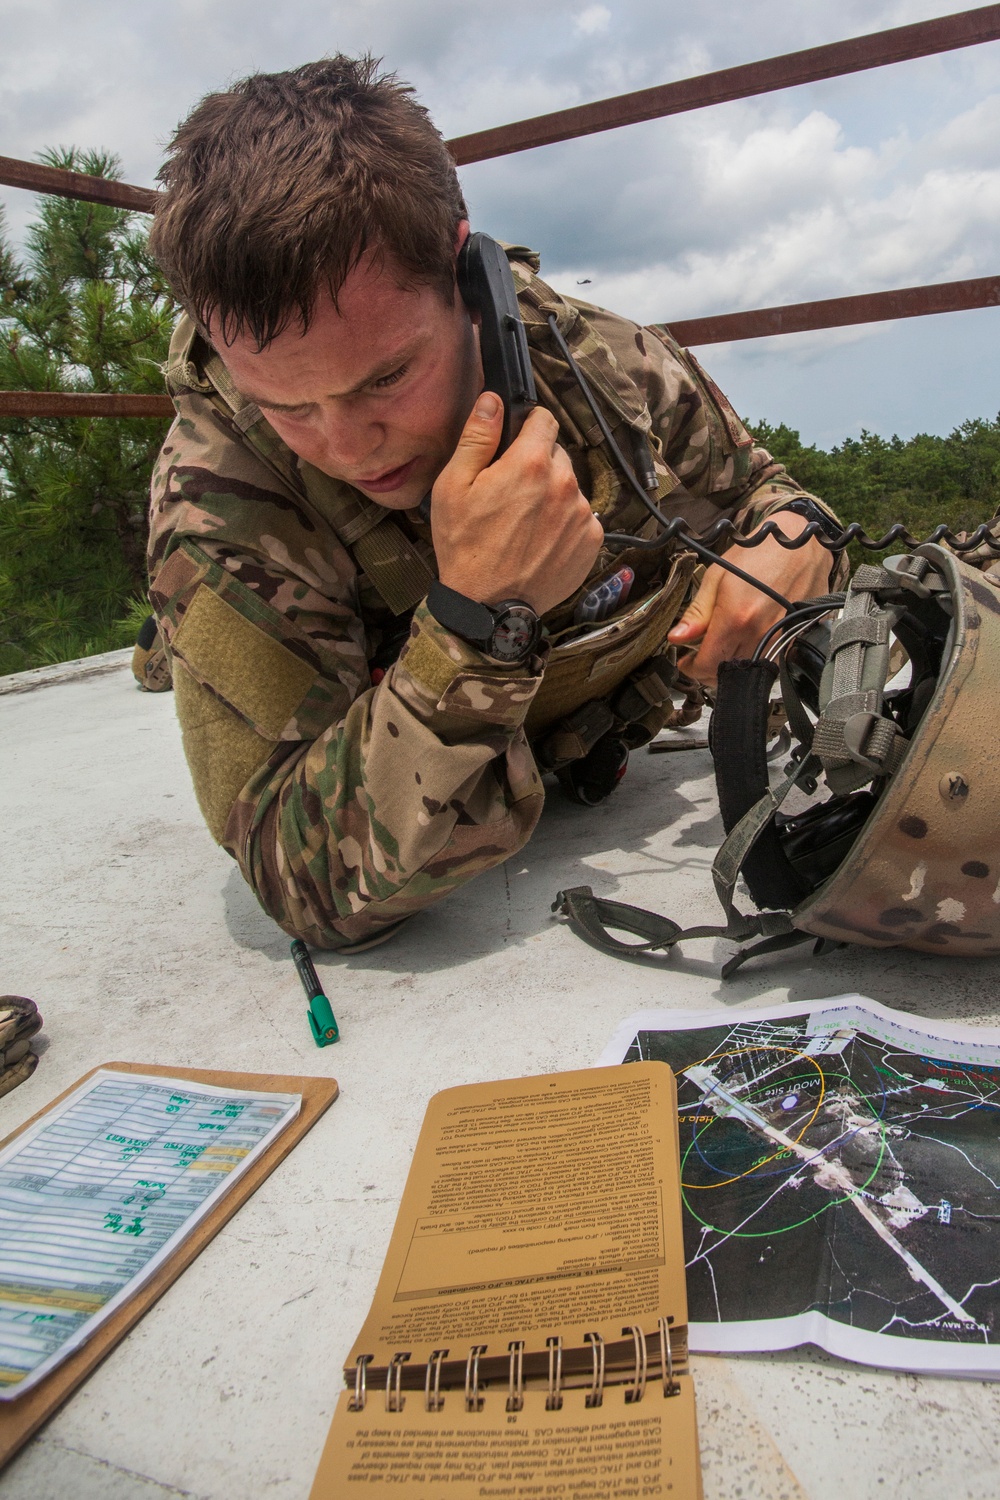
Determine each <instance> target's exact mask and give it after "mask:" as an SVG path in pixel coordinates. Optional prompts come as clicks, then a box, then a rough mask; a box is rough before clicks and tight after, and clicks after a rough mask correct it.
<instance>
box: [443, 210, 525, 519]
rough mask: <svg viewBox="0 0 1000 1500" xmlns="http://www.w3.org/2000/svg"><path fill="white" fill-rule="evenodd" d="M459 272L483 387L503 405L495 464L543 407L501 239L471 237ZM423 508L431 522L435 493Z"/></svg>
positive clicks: (458, 269) (458, 268)
mask: <svg viewBox="0 0 1000 1500" xmlns="http://www.w3.org/2000/svg"><path fill="white" fill-rule="evenodd" d="M455 271H456V276H457V279H458V290H459V295H460V296H461V298H462V301H463V302H464V303H465V305H466V307H467V308H468V309H469V311H470V312H475V313H478V315H479V352H480V355H481V358H482V362H483V377H484V382H483V388H484V390H487V391H495V392H496V394H497V395H498V396H499V397H500V399H501V401H502V402H503V430H502V431H501V433H500V442H499V443H498V445H497V451H496V453H495V454H494V455H493V458H492V459H491V462H492V463H495V462H496V460H497V459H498V458H499V457H500V455H501V453H504V452H506V450H507V449H508V448H509V447H510V445H511V443H512V442H513V441H514V439H515V438H516V437H517V435H518V433H519V432H520V431H521V427H522V425H523V423H524V420H525V418H526V417H527V415H528V413H529V412H530V411H531V409H532V407H534V406H537V404H538V396H537V394H536V392H535V377H534V375H533V374H532V371H531V357H530V355H529V353H528V340H527V338H526V336H525V332H524V324H523V323H522V322H521V313H520V309H519V308H518V305H517V292H516V291H515V289H514V278H513V276H512V275H511V271H510V262H509V261H508V260H507V257H506V255H505V254H504V252H503V249H502V248H501V246H500V245H498V244H497V242H496V240H494V239H491V238H490V236H489V235H488V234H470V235H469V237H468V239H467V240H466V242H465V244H464V245H463V246H462V248H461V250H460V251H459V255H458V264H457V265H456V268H455ZM418 510H419V512H420V514H421V516H422V517H423V519H424V520H425V521H428V520H430V511H431V497H430V495H426V496H425V497H424V499H423V500H422V501H421V502H420V505H419V506H418Z"/></svg>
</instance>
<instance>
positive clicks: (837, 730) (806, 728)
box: [556, 543, 1000, 976]
mask: <svg viewBox="0 0 1000 1500" xmlns="http://www.w3.org/2000/svg"><path fill="white" fill-rule="evenodd" d="M841 605H842V608H840V607H839V606H841ZM835 615H837V616H839V617H838V618H836V619H835V620H834V618H833V617H834V616H835ZM821 616H823V617H825V618H823V619H820V617H821ZM901 648H902V649H901ZM904 651H905V656H906V657H908V658H909V674H908V677H909V680H908V681H903V680H902V674H899V673H895V678H896V680H895V681H893V680H892V678H893V674H894V672H895V667H896V665H897V664H898V662H899V661H900V660H902V659H903V652H904ZM998 666H1000V584H998V583H997V582H994V581H993V579H992V577H991V575H990V574H985V573H982V572H980V571H978V570H977V569H975V568H973V567H971V566H969V565H968V564H967V563H965V562H962V561H960V560H959V559H958V558H957V557H956V556H955V555H954V554H953V553H952V552H950V551H948V550H947V549H946V548H944V547H941V546H938V545H935V544H930V543H928V544H924V545H921V546H918V547H916V548H915V550H914V551H913V552H912V553H910V554H907V555H905V556H900V557H889V558H886V559H885V561H884V562H883V564H882V565H881V566H873V565H870V564H863V565H862V566H861V567H859V568H858V569H857V570H856V571H855V573H854V575H853V577H852V579H851V582H850V586H849V589H848V591H847V594H846V596H827V597H826V598H825V599H823V600H816V601H811V602H810V603H809V604H807V605H803V606H800V607H798V608H796V610H794V611H792V612H791V613H790V614H789V615H788V616H786V619H785V620H784V621H782V622H780V624H779V625H777V626H775V627H774V628H773V629H772V630H771V631H769V632H768V634H767V636H765V638H764V640H763V641H762V642H761V643H760V645H759V646H758V648H757V651H756V652H755V655H754V658H753V659H752V660H749V661H736V662H729V663H725V664H724V665H723V667H722V668H721V670H720V673H719V684H718V694H717V699H716V707H715V712H714V715H713V720H712V726H711V743H712V751H713V756H714V759H715V768H716V781H717V786H718V789H719V801H720V806H721V810H722V814H723V821H724V824H725V828H726V833H727V838H726V840H725V843H724V844H723V846H722V848H721V849H720V850H719V853H718V855H717V856H716V859H715V863H714V865H713V877H714V880H715V885H716V890H717V892H718V895H719V897H720V900H721V901H722V904H723V908H724V911H725V914H726V925H725V927H718V926H715V927H697V928H689V929H687V930H686V931H683V930H682V929H681V928H680V927H679V926H678V925H677V924H676V923H674V922H672V921H670V919H669V918H666V917H663V916H659V915H658V914H656V913H653V912H645V911H641V910H640V909H638V908H634V907H629V906H625V905H624V904H622V903H619V902H614V901H605V900H602V899H600V898H597V897H594V896H593V894H592V892H591V891H590V890H589V888H587V887H579V888H577V889H576V890H573V891H566V892H560V895H559V897H558V899H557V902H556V908H557V909H559V910H561V911H563V912H564V913H565V914H566V915H567V916H568V917H569V918H570V921H571V923H572V924H573V925H574V926H575V927H576V928H577V930H578V931H579V932H580V934H581V935H582V936H584V937H585V938H586V939H587V940H588V941H590V942H591V943H593V944H594V945H595V946H597V947H600V948H602V949H604V951H606V952H615V953H617V954H619V955H621V956H632V955H636V954H638V953H646V952H652V951H655V950H657V949H669V948H670V947H672V946H673V945H674V944H675V943H677V942H679V941H682V940H683V939H685V938H693V937H709V936H713V937H714V936H723V937H729V938H734V939H736V940H738V941H742V940H744V939H747V938H751V937H758V938H761V939H763V941H760V942H758V943H756V945H755V946H753V947H751V948H749V949H744V950H743V951H742V952H741V953H739V954H738V955H737V956H736V958H734V959H732V960H730V962H729V963H728V964H727V965H726V966H725V968H724V969H723V971H722V972H723V975H724V976H725V975H726V974H728V973H731V972H733V970H734V969H735V968H737V967H738V966H739V964H740V963H742V962H743V961H744V960H745V959H746V958H747V957H749V956H751V955H752V954H754V953H762V952H766V951H772V950H774V949H777V948H784V947H788V946H790V945H791V944H793V943H797V942H801V941H804V940H805V939H806V938H807V937H810V936H814V937H816V938H817V939H818V940H819V942H818V943H817V948H818V949H819V950H820V951H822V949H823V948H824V947H825V946H827V944H829V943H831V942H832V943H836V944H840V943H847V942H849V943H859V944H862V945H865V946H868V947H876V948H891V947H903V948H915V949H919V950H921V951H923V952H927V953H943V954H947V955H952V956H963V957H966V956H987V955H995V954H998V953H1000V754H997V752H996V750H995V748H994V745H995V738H996V721H997V716H998V710H1000V704H998V695H997V676H998ZM776 683H777V684H778V685H779V687H780V692H781V697H782V699H783V702H784V706H785V711H786V713H787V717H788V732H787V738H786V741H785V744H784V746H783V747H782V748H783V749H784V752H785V753H786V754H787V752H788V749H789V748H790V747H792V746H794V748H792V751H791V758H790V760H789V761H788V764H787V765H786V766H785V767H784V771H785V774H784V778H783V779H780V780H779V781H778V783H777V784H775V785H769V780H770V777H769V758H768V757H769V752H768V749H767V733H768V729H767V725H768V723H769V722H770V723H773V714H772V715H771V716H770V717H769V712H768V710H769V700H770V697H771V694H772V691H773V688H774V685H775V684H776ZM770 758H771V761H772V762H773V759H774V752H773V750H772V751H771V752H770ZM821 790H822V791H826V792H828V793H829V795H828V796H827V797H825V798H824V799H823V800H821V801H817V802H814V803H813V804H812V805H810V806H808V807H805V808H804V809H802V810H800V811H797V812H796V811H793V812H787V811H785V810H783V804H787V799H788V798H789V796H790V795H791V794H792V793H793V792H795V791H798V793H800V794H801V793H802V792H805V793H807V794H815V793H816V792H818V791H821ZM800 800H801V799H800ZM739 875H742V876H743V878H744V880H745V882H746V885H747V887H748V889H749V891H750V894H751V895H752V896H753V898H754V900H755V901H756V903H757V904H758V906H761V907H763V908H764V910H761V911H759V912H755V913H748V914H744V913H742V912H740V911H738V910H737V909H736V907H735V905H734V889H735V885H736V880H737V877H738V876H739ZM609 929H617V930H622V931H625V932H629V933H632V934H634V935H635V936H637V937H640V938H642V939H643V941H642V942H640V943H638V944H636V943H626V942H622V941H620V940H619V939H617V938H615V937H613V936H612V933H611V931H609Z"/></svg>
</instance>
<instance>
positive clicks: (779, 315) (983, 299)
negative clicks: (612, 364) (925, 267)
mask: <svg viewBox="0 0 1000 1500" xmlns="http://www.w3.org/2000/svg"><path fill="white" fill-rule="evenodd" d="M998 305H1000V276H978V277H976V278H975V279H974V280H971V281H941V282H938V283H937V285H936V286H908V287H904V288H902V289H901V290H900V291H898V292H865V293H863V294H862V295H861V296H858V297H827V298H826V299H825V300H824V301H822V302H790V303H788V304H787V305H786V306H784V307H758V308H755V309H754V310H753V311H752V312H737V313H720V314H719V315H718V316H717V317H714V318H687V319H681V320H680V321H679V322H676V323H664V324H662V325H661V326H662V327H664V328H667V329H669V331H670V333H671V334H672V335H673V337H674V338H675V339H676V340H677V342H678V343H679V344H723V343H728V342H729V340H730V339H763V338H767V337H769V336H770V335H771V334H776V333H806V332H809V331H811V330H813V329H817V328H844V327H847V326H848V325H850V324H852V323H885V322H887V321H889V320H890V319H893V318H921V317H925V316H926V315H927V314H929V313H946V312H961V311H963V310H964V309H966V308H970V307H997V306H998Z"/></svg>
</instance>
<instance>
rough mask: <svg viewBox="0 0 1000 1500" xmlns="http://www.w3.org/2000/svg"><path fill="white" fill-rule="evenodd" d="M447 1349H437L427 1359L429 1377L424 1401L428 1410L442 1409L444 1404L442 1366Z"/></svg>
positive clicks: (425, 1386)
mask: <svg viewBox="0 0 1000 1500" xmlns="http://www.w3.org/2000/svg"><path fill="white" fill-rule="evenodd" d="M447 1353H448V1351H447V1349H435V1350H434V1353H433V1354H432V1355H431V1357H430V1359H429V1360H428V1361H427V1378H426V1380H425V1381H424V1403H425V1405H426V1407H427V1410H428V1411H440V1410H441V1408H442V1407H443V1406H444V1397H443V1396H442V1394H441V1366H442V1364H443V1363H444V1360H445V1356H446V1355H447Z"/></svg>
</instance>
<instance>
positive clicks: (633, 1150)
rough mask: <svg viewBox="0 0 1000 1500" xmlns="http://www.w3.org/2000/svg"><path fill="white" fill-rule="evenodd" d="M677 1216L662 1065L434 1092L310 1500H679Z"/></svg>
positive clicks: (685, 1394) (693, 1456) (671, 1121)
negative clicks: (444, 1499) (422, 1498)
mask: <svg viewBox="0 0 1000 1500" xmlns="http://www.w3.org/2000/svg"><path fill="white" fill-rule="evenodd" d="M680 1210H681V1205H680V1173H679V1157H678V1139H677V1091H676V1087H675V1084H674V1077H673V1074H672V1072H671V1071H670V1069H669V1068H668V1067H667V1066H666V1065H665V1064H664V1063H648V1064H639V1065H636V1066H633V1067H629V1068H598V1069H587V1070H585V1071H581V1072H575V1073H556V1074H549V1075H547V1076H544V1077H541V1078H521V1079H515V1080H511V1081H507V1082H503V1083H486V1084H473V1085H470V1086H468V1087H464V1088H455V1089H446V1090H445V1091H444V1092H443V1093H440V1094H437V1095H435V1097H434V1098H433V1099H432V1100H431V1102H430V1105H429V1106H428V1109H427V1114H426V1117H425V1119H424V1124H423V1128H422V1129H421V1132H420V1137H419V1140H418V1142H417V1148H416V1152H415V1153H414V1157H413V1163H412V1165H411V1168H410V1174H409V1178H408V1179H407V1184H406V1189H405V1191H404V1193H403V1200H402V1203H401V1204H400V1209H399V1214H398V1216H397V1219H396V1226H395V1229H394V1230H393V1234H392V1239H391V1241H390V1244H389V1250H388V1254H387V1255H386V1259H385V1265H384V1267H383V1269H382V1275H381V1277H380V1278H379V1283H378V1287H377V1289H376V1292H375V1299H374V1302H373V1303H372V1307H371V1310H370V1312H369V1314H368V1317H367V1319H366V1320H365V1324H364V1327H363V1329H362V1331H361V1333H360V1335H359V1337H358V1339H357V1341H356V1342H355V1345H354V1348H353V1349H352V1350H351V1354H350V1357H349V1360H348V1363H347V1366H346V1368H345V1372H344V1375H345V1385H346V1389H345V1390H344V1391H342V1392H341V1395H340V1398H339V1400H338V1403H337V1409H336V1412H335V1415H334V1419H333V1423H332V1425H331V1428H330V1434H329V1437H328V1439H327V1443H326V1447H325V1449H324V1451H323V1457H322V1460H321V1462H320V1467H319V1472H318V1473H317V1476H316V1481H315V1484H314V1486H313V1490H312V1496H311V1500H334V1497H339V1496H341V1495H343V1494H346V1493H350V1494H352V1495H357V1496H359V1497H371V1500H375V1497H381V1496H386V1495H390V1494H392V1495H398V1494H400V1493H402V1494H404V1495H405V1494H406V1493H416V1492H418V1491H419V1493H421V1494H423V1495H436V1494H438V1493H439V1492H440V1493H445V1492H446V1493H447V1494H448V1496H449V1497H453V1500H472V1497H473V1496H475V1497H476V1500H481V1497H483V1496H504V1497H508V1496H509V1497H512V1500H520V1497H524V1500H527V1497H529V1496H538V1495H544V1494H559V1495H561V1496H563V1497H566V1500H573V1497H575V1496H580V1497H583V1496H585V1495H586V1496H590V1495H592V1494H593V1493H594V1482H595V1480H599V1481H601V1486H602V1487H601V1488H600V1490H599V1493H601V1494H603V1495H610V1496H632V1495H635V1496H640V1495H661V1496H667V1495H669V1496H670V1497H671V1500H697V1497H699V1496H700V1494H701V1479H700V1467H699V1462H698V1440H697V1431H696V1425H695V1407H694V1392H693V1389H692V1382H691V1376H690V1373H689V1370H688V1360H687V1305H686V1299H685V1287H684V1253H683V1242H682V1238H681V1216H680ZM348 1486H349V1489H348ZM551 1486H555V1488H552V1487H551Z"/></svg>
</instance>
